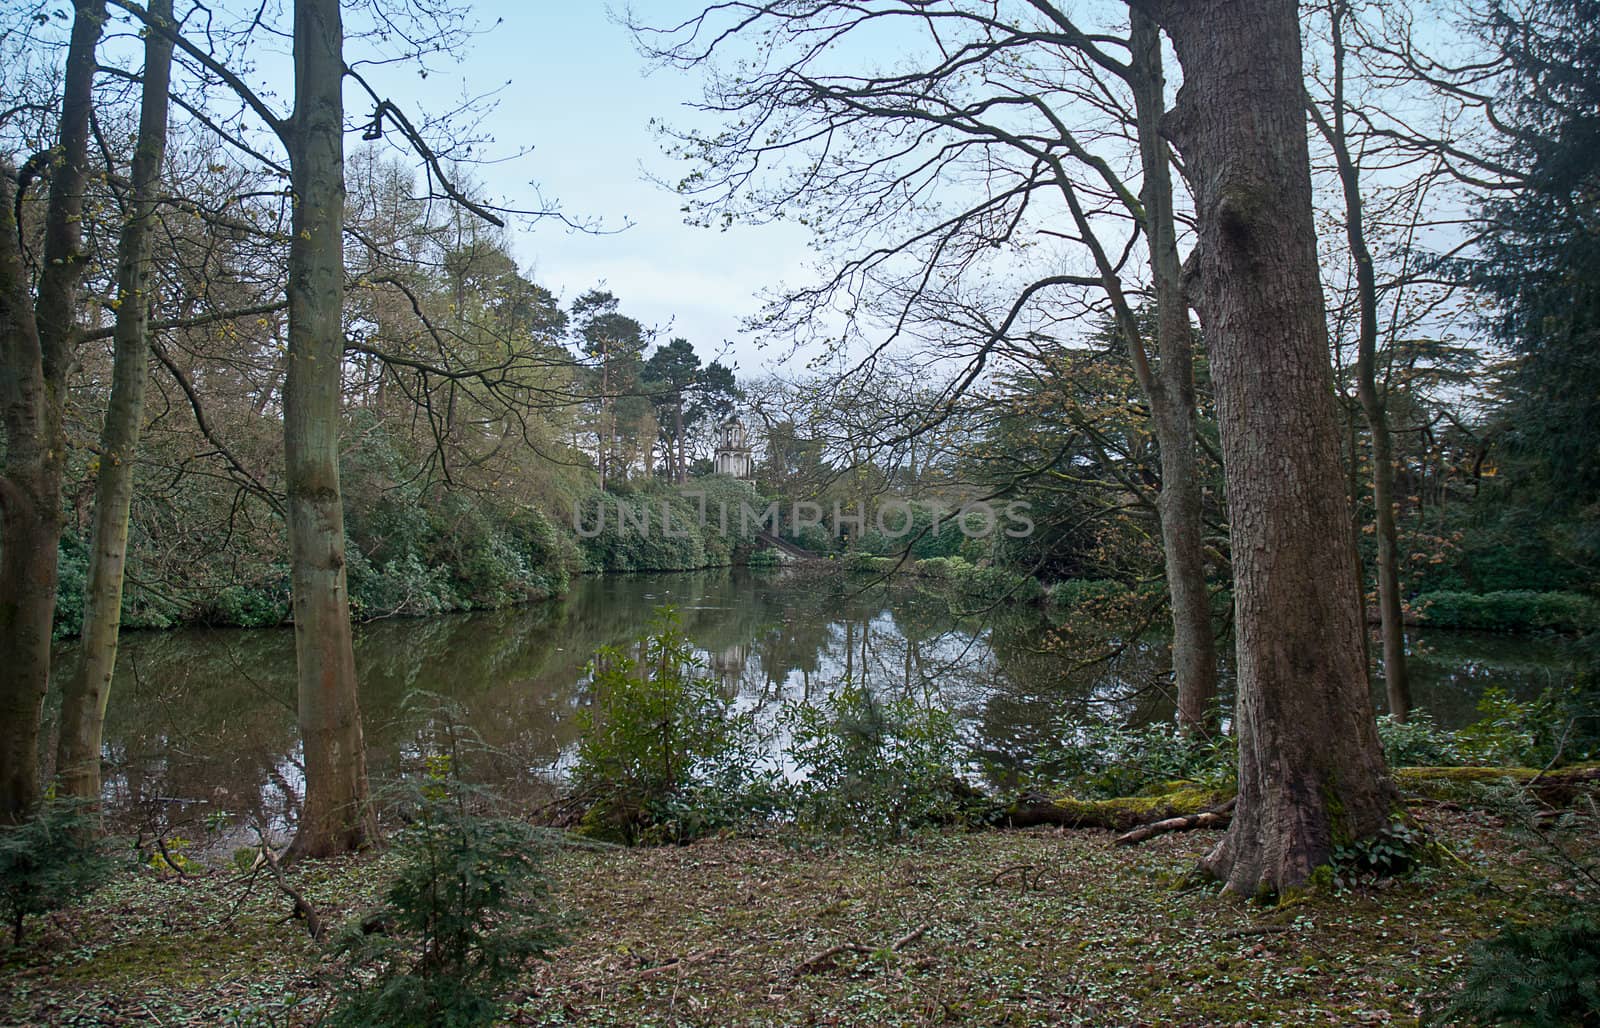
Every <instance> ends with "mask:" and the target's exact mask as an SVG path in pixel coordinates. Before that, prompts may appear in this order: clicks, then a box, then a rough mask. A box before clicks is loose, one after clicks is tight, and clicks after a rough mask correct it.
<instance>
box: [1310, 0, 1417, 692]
mask: <svg viewBox="0 0 1600 1028" xmlns="http://www.w3.org/2000/svg"><path fill="white" fill-rule="evenodd" d="M1345 14H1346V5H1345V4H1344V3H1335V4H1333V5H1332V9H1331V16H1332V21H1333V24H1332V37H1333V110H1332V112H1331V117H1330V118H1323V117H1322V116H1321V114H1320V113H1319V112H1318V111H1317V109H1316V107H1315V106H1313V107H1312V108H1311V112H1312V115H1313V117H1315V118H1316V121H1317V127H1318V128H1319V129H1320V130H1321V131H1322V135H1323V138H1325V139H1326V140H1327V141H1328V146H1329V147H1330V148H1331V149H1332V150H1333V158H1334V163H1335V165H1336V166H1337V167H1338V171H1339V184H1340V186H1341V187H1342V189H1343V192H1344V208H1345V237H1346V239H1347V240H1348V242H1349V244H1350V257H1351V259H1352V260H1354V261H1355V265H1356V301H1357V304H1358V306H1359V314H1360V317H1359V328H1358V330H1357V335H1356V369H1355V370H1356V396H1357V398H1358V399H1359V400H1360V401H1361V413H1362V415H1363V416H1364V417H1365V419H1366V422H1367V431H1368V433H1370V435H1371V437H1372V505H1373V519H1372V520H1373V530H1374V534H1375V535H1376V537H1377V538H1376V540H1375V541H1376V543H1377V555H1376V561H1377V565H1378V612H1379V618H1380V621H1381V628H1382V633H1383V680H1384V685H1385V689H1386V692H1387V695H1388V700H1389V713H1390V714H1392V715H1394V717H1395V718H1396V719H1397V720H1399V721H1404V720H1406V718H1407V717H1409V716H1410V714H1411V677H1410V674H1409V672H1408V670H1407V667H1406V628H1405V621H1404V615H1403V613H1402V611H1401V608H1400V546H1399V542H1398V540H1397V539H1396V537H1395V524H1394V444H1393V443H1392V441H1391V440H1390V437H1389V413H1388V410H1387V409H1386V404H1385V403H1384V399H1383V396H1382V394H1381V393H1379V392H1378V373H1377V365H1378V283H1377V275H1376V273H1375V271H1374V269H1373V266H1372V251H1371V249H1370V248H1369V247H1368V246H1367V236H1366V223H1365V215H1364V212H1363V210H1362V203H1361V171H1360V169H1359V168H1358V167H1356V163H1355V160H1354V158H1353V157H1352V156H1351V154H1350V143H1349V136H1348V134H1347V133H1346V131H1345V102H1344V67H1345V43H1344V17H1345ZM1355 456H1356V455H1355V454H1354V453H1352V454H1351V457H1352V459H1354V458H1355Z"/></svg>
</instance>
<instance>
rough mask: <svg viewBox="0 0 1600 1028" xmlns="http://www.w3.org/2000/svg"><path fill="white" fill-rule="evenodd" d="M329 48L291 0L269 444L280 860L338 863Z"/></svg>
mask: <svg viewBox="0 0 1600 1028" xmlns="http://www.w3.org/2000/svg"><path fill="white" fill-rule="evenodd" d="M343 50H344V36H343V28H342V25H341V23H340V12H339V3H338V0H296V3H295V5H294V69H295V109H294V115H293V117H292V118H291V119H290V121H289V124H288V125H287V127H286V131H285V133H284V135H285V139H286V142H287V143H288V148H289V167H290V173H291V176H292V186H293V189H294V201H295V203H294V221H293V232H294V238H293V240H292V241H291V243H290V247H289V283H288V299H289V368H288V373H287V375H286V377H285V379H284V389H283V444H284V462H285V471H286V475H287V486H288V489H287V492H288V521H289V524H288V528H289V553H290V578H291V585H292V588H293V593H294V638H295V659H296V664H297V671H298V683H299V684H298V698H299V704H298V709H299V720H300V737H301V740H302V745H303V747H304V755H305V782H306V785H305V802H304V805H303V807H302V809H301V815H300V823H299V827H298V831H297V833H296V835H295V838H294V842H293V844H292V845H291V847H290V856H293V857H325V856H331V855H334V854H337V853H344V852H348V851H350V850H355V849H359V848H361V847H363V846H366V845H367V844H369V843H370V842H373V841H375V839H376V835H377V825H376V822H375V820H374V818H373V814H372V810H371V807H370V804H369V802H368V793H367V763H366V748H365V744H364V742H363V740H362V734H361V711H360V706H359V703H358V699H357V685H356V667H355V651H354V648H353V646H352V641H351V635H350V601H349V596H348V592H347V585H346V580H345V559H344V508H343V503H342V501H341V497H340V492H339V414H340V407H339V404H340V385H341V375H340V371H341V365H342V359H343V353H344V326H343V317H342V315H343V299H344V246H343V233H344V200H345V195H344V103H343V97H342V92H341V90H342V86H343V80H344V58H343Z"/></svg>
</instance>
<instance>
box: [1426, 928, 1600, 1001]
mask: <svg viewBox="0 0 1600 1028" xmlns="http://www.w3.org/2000/svg"><path fill="white" fill-rule="evenodd" d="M1427 1020H1428V1023H1431V1024H1462V1023H1467V1024H1517V1025H1531V1026H1537V1028H1562V1026H1565V1025H1593V1024H1600V922H1597V921H1596V920H1595V918H1594V917H1593V916H1592V915H1590V914H1583V913H1575V914H1570V915H1568V916H1567V917H1565V918H1562V919H1561V920H1559V921H1557V922H1555V923H1553V924H1534V925H1525V926H1515V927H1511V928H1506V929H1504V930H1503V931H1501V932H1500V934H1498V935H1496V936H1494V937H1493V938H1490V939H1488V940H1486V941H1484V942H1481V943H1479V944H1478V945H1477V946H1476V947H1474V949H1473V950H1472V953H1471V954H1470V956H1469V957H1468V960H1467V965H1466V968H1465V969H1464V971H1463V973H1462V975H1461V980H1460V985H1459V987H1458V988H1457V990H1456V992H1455V993H1454V994H1453V995H1452V996H1450V997H1449V999H1448V1000H1447V1001H1446V1002H1445V1003H1444V1004H1443V1005H1442V1006H1441V1007H1440V1009H1438V1010H1437V1011H1433V1012H1431V1016H1430V1017H1429V1018H1428V1019H1427Z"/></svg>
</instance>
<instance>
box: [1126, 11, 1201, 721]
mask: <svg viewBox="0 0 1600 1028" xmlns="http://www.w3.org/2000/svg"><path fill="white" fill-rule="evenodd" d="M1131 50H1132V60H1131V62H1130V64H1131V68H1130V71H1131V74H1130V78H1129V80H1130V82H1131V83H1132V85H1133V96H1134V105H1135V108H1136V111H1137V118H1138V123H1139V124H1138V127H1139V153H1140V157H1141V163H1142V164H1143V172H1144V195H1143V197H1142V200H1143V202H1144V214H1145V217H1144V222H1145V233H1146V236H1147V238H1148V240H1149V246H1150V270H1151V277H1152V280H1153V282H1154V285H1155V294H1156V318H1157V327H1156V349H1157V353H1158V355H1159V357H1160V362H1159V366H1158V367H1157V368H1156V370H1155V374H1154V376H1153V377H1152V378H1151V381H1150V388H1149V394H1150V413H1151V421H1152V423H1153V426H1154V428H1155V434H1156V444H1157V446H1158V447H1159V449H1160V451H1161V492H1160V493H1159V494H1158V495H1157V497H1156V511H1157V514H1158V515H1159V517H1160V521H1161V542H1162V547H1163V550H1164V551H1165V557H1166V572H1167V591H1168V594H1169V595H1170V597H1171V601H1172V671H1173V679H1174V683H1175V685H1176V687H1177V692H1178V724H1179V725H1180V727H1181V728H1182V729H1183V731H1184V732H1186V733H1199V734H1210V733H1211V732H1214V731H1215V730H1216V728H1217V711H1216V700H1217V648H1216V637H1215V635H1214V634H1213V631H1212V626H1211V599H1210V594H1209V592H1208V590H1207V588H1206V570H1205V551H1204V549H1203V544H1202V540H1201V535H1200V532H1201V502H1202V501H1201V492H1200V489H1201V483H1200V474H1199V468H1198V465H1197V450H1198V447H1197V445H1196V443H1195V432H1196V430H1197V418H1196V412H1195V387H1194V334H1193V332H1192V331H1191V330H1190V326H1189V303H1188V300H1187V298H1186V297H1185V294H1184V288H1183V270H1182V264H1181V262H1180V261H1179V259H1178V241H1177V227H1176V225H1177V223H1176V218H1175V217H1174V215H1173V210H1172V163H1171V158H1170V154H1169V153H1168V150H1167V143H1166V140H1165V139H1163V138H1162V137H1161V132H1160V123H1161V116H1162V113H1163V111H1164V108H1165V102H1164V100H1163V93H1164V89H1163V81H1164V80H1163V76H1162V70H1161V36H1160V32H1159V30H1158V29H1157V27H1156V25H1155V23H1154V22H1152V21H1151V20H1150V19H1149V18H1148V17H1146V16H1145V15H1143V14H1142V13H1140V12H1138V11H1135V12H1133V16H1132V39H1131Z"/></svg>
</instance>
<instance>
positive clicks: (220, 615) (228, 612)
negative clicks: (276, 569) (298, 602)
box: [201, 569, 289, 628]
mask: <svg viewBox="0 0 1600 1028" xmlns="http://www.w3.org/2000/svg"><path fill="white" fill-rule="evenodd" d="M288 617H289V576H288V570H287V569H284V573H283V578H282V579H281V580H279V581H275V582H264V583H260V584H257V585H253V586H244V585H230V586H227V587H226V588H224V589H223V590H222V591H221V592H219V593H217V595H216V596H215V597H213V598H212V600H211V602H210V604H208V606H207V609H206V610H205V612H204V614H203V616H202V618H201V620H203V621H206V622H209V623H211V624H216V625H235V626H237V627H239V628H270V627H272V626H274V625H281V624H283V622H284V621H286V620H287V619H288Z"/></svg>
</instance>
